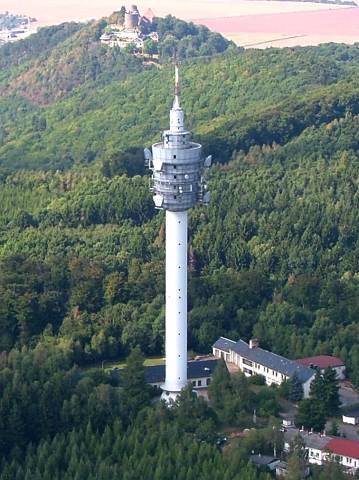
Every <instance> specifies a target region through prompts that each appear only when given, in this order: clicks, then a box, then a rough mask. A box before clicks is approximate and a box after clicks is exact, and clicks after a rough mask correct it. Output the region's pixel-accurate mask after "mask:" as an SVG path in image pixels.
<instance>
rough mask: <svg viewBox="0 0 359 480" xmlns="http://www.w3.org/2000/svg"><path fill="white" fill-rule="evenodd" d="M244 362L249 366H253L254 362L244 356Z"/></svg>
mask: <svg viewBox="0 0 359 480" xmlns="http://www.w3.org/2000/svg"><path fill="white" fill-rule="evenodd" d="M242 362H243V363H244V365H248V367H253V362H251V361H250V360H247V359H246V358H243V360H242Z"/></svg>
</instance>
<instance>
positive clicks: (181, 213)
mask: <svg viewBox="0 0 359 480" xmlns="http://www.w3.org/2000/svg"><path fill="white" fill-rule="evenodd" d="M145 158H146V160H147V162H148V166H149V168H150V170H152V186H151V191H152V192H153V194H154V195H153V200H154V203H155V208H157V209H161V210H165V211H166V379H165V383H164V385H162V387H161V388H162V390H163V393H162V398H163V399H165V400H166V401H168V402H170V401H171V400H175V399H176V397H177V395H178V394H179V392H180V391H181V390H182V388H184V387H185V386H186V385H187V234H188V233H187V231H188V227H187V210H188V209H190V208H192V207H194V206H195V205H196V204H208V202H209V192H207V186H206V184H205V181H204V179H203V176H202V175H203V170H204V168H205V167H210V165H211V161H212V157H211V156H209V157H207V158H205V159H204V158H203V154H202V145H200V144H199V143H194V142H192V141H191V133H190V132H189V131H188V130H186V127H185V122H184V112H183V110H182V108H181V106H180V82H179V70H178V66H177V65H176V67H175V96H174V102H173V106H172V109H171V112H170V128H169V130H165V131H164V132H163V135H162V141H161V142H160V143H155V144H154V145H152V152H151V151H150V150H149V149H145Z"/></svg>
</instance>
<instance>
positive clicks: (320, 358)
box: [296, 355, 344, 369]
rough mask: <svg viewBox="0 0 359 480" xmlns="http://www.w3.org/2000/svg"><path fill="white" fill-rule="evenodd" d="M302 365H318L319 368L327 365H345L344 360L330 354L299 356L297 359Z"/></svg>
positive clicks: (333, 366)
mask: <svg viewBox="0 0 359 480" xmlns="http://www.w3.org/2000/svg"><path fill="white" fill-rule="evenodd" d="M296 362H297V363H299V364H300V365H304V366H305V367H312V366H313V367H318V368H321V369H322V368H327V367H332V368H335V367H343V366H344V362H343V361H342V360H340V358H338V357H331V356H330V355H317V356H316V357H307V358H299V359H298V360H296Z"/></svg>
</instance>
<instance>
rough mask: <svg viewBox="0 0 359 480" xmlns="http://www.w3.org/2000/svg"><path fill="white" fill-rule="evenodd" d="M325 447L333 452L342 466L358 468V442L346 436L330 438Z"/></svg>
mask: <svg viewBox="0 0 359 480" xmlns="http://www.w3.org/2000/svg"><path fill="white" fill-rule="evenodd" d="M326 449H327V450H328V451H329V452H331V453H332V454H334V456H335V458H336V459H337V461H338V462H339V463H341V464H342V465H343V466H344V467H347V468H349V469H351V468H353V469H357V468H359V442H355V441H354V440H348V439H346V438H332V439H331V440H329V442H328V443H327V445H326Z"/></svg>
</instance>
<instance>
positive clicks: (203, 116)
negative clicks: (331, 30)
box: [0, 17, 359, 480]
mask: <svg viewBox="0 0 359 480" xmlns="http://www.w3.org/2000/svg"><path fill="white" fill-rule="evenodd" d="M161 21H162V22H163V24H162V25H166V28H165V27H163V36H164V38H163V43H165V41H168V38H167V37H168V36H172V37H174V38H175V40H176V41H175V42H174V43H175V44H176V45H175V46H176V48H179V45H178V44H179V43H180V42H184V43H182V44H181V45H182V47H181V48H182V50H183V54H182V66H181V76H182V92H183V93H182V97H183V99H182V104H183V107H184V109H185V112H186V118H187V125H188V127H189V128H190V129H191V130H192V131H193V133H194V137H195V139H196V140H198V141H200V142H201V143H203V145H204V147H205V152H206V153H212V154H213V156H214V163H215V164H214V166H213V167H212V168H211V170H210V172H209V174H208V184H209V188H210V191H211V194H212V197H211V204H210V206H209V207H208V208H195V209H193V211H191V212H190V227H189V234H190V238H189V244H190V248H189V257H190V267H189V268H190V272H189V348H190V349H191V350H193V351H195V352H198V353H208V352H209V351H210V350H211V345H212V343H213V342H214V341H215V340H216V339H217V338H218V336H220V335H224V336H226V337H229V338H233V339H237V338H239V337H241V338H243V339H245V340H248V339H249V338H250V337H252V336H253V335H255V336H257V337H258V338H259V339H260V342H261V344H262V345H263V346H264V347H265V348H268V349H271V350H272V351H274V352H277V353H279V354H283V355H286V356H288V357H290V358H298V357H300V356H307V355H313V354H334V355H338V356H340V357H341V358H342V359H343V360H344V361H345V362H346V364H347V367H348V373H349V376H350V379H351V380H352V381H353V382H354V384H355V385H356V386H359V344H358V342H357V338H358V335H359V300H358V299H359V263H358V262H359V260H358V259H359V213H358V212H359V209H358V206H359V205H358V204H359V200H358V199H359V168H358V166H359V163H357V162H359V155H358V149H359V133H358V131H359V130H358V127H359V116H358V115H359V80H358V79H359V47H358V46H357V45H354V46H345V45H339V44H328V45H322V46H319V47H306V48H287V49H282V50H280V49H269V50H265V51H256V50H247V51H243V50H242V49H240V48H236V47H235V46H233V45H231V44H229V43H228V42H227V43H226V42H225V41H224V40H223V39H222V37H220V36H218V35H217V34H216V35H215V37H213V36H211V34H209V32H208V31H207V30H206V29H201V28H199V29H198V30H193V28H192V26H191V25H189V26H186V25H187V24H185V27H183V25H182V24H183V23H184V22H178V23H177V21H176V20H175V19H173V18H172V17H171V18H170V19H167V20H161ZM165 22H167V24H166V23H165ZM105 25H106V20H105V19H103V20H101V21H99V22H95V23H89V24H86V25H81V24H75V23H74V24H64V25H60V26H56V27H49V28H46V29H41V30H40V31H39V33H38V34H36V35H35V36H32V37H30V38H29V39H27V40H24V41H20V42H17V43H16V44H12V45H6V46H5V47H2V48H0V117H1V124H0V184H1V186H0V199H1V209H0V297H1V302H0V351H2V352H3V353H2V354H1V355H0V422H2V423H0V432H1V435H0V451H1V452H4V458H3V459H2V460H0V472H1V473H0V479H1V480H5V479H7V480H10V479H11V480H13V479H16V480H22V479H25V480H30V479H31V480H33V479H44V480H46V479H47V478H54V479H57V478H59V479H60V478H61V479H67V478H68V479H75V480H82V479H92V478H94V479H95V478H96V479H106V480H107V479H108V478H112V477H115V476H116V478H117V477H118V478H123V479H126V480H128V479H132V478H134V479H135V478H136V479H137V478H148V479H156V480H157V479H158V480H162V479H167V478H168V479H170V478H171V479H173V478H176V479H181V480H182V479H183V480H191V479H192V478H196V479H197V478H200V479H204V480H205V479H208V478H221V479H222V478H224V479H227V478H228V479H237V478H238V479H239V478H240V479H241V480H247V479H248V480H252V478H253V479H254V478H259V477H258V474H257V473H256V472H254V471H253V470H252V469H251V468H250V467H248V466H247V461H246V460H245V459H246V458H247V457H246V455H245V454H244V453H243V451H242V453H241V451H237V450H235V451H234V452H233V451H228V452H226V454H224V453H223V454H221V452H220V450H219V449H218V448H217V447H216V446H215V440H214V438H215V434H216V432H217V431H218V429H219V428H220V426H221V424H222V423H228V422H230V421H232V422H234V423H236V424H238V425H241V426H244V425H245V423H246V422H245V421H244V420H243V418H242V417H241V415H239V414H238V412H246V415H248V414H249V413H250V408H248V406H247V407H246V405H247V403H246V402H247V401H248V399H247V400H246V399H245V398H242V400H241V402H242V403H241V405H240V406H238V404H237V403H233V402H234V400H233V398H232V397H231V396H230V395H229V400H228V403H229V404H230V405H232V403H233V405H232V406H231V408H229V407H228V406H224V405H222V404H221V403H219V404H218V405H216V404H215V400H213V402H214V404H213V405H214V407H213V408H212V407H211V408H210V407H208V406H206V405H205V404H203V403H202V402H201V401H200V400H196V399H195V398H193V396H192V394H191V392H190V391H188V392H184V393H183V398H181V400H180V402H179V404H178V406H177V407H176V408H175V409H173V410H171V411H168V410H166V409H164V408H163V407H161V406H158V407H154V406H151V403H150V398H151V395H152V392H148V395H147V394H146V395H147V396H146V395H144V394H143V389H145V387H144V384H143V379H142V380H141V379H137V380H138V383H137V384H136V381H137V380H136V379H135V380H136V381H135V380H134V381H133V382H131V380H129V381H128V384H127V385H125V386H122V388H120V389H119V388H118V386H116V385H113V384H112V382H111V379H110V378H109V377H108V375H106V374H105V373H104V372H99V371H96V370H95V371H92V370H88V371H87V370H85V368H86V367H87V366H91V365H93V364H94V363H96V362H101V361H102V360H109V359H123V358H125V357H126V356H127V355H128V354H129V353H130V352H131V351H132V350H133V348H135V347H136V346H139V347H140V348H141V350H142V352H143V353H144V354H145V355H157V354H162V353H163V348H164V344H163V340H164V337H163V335H164V236H165V232H164V216H163V213H161V212H157V211H155V209H154V208H153V202H152V199H151V195H150V193H149V188H148V186H149V182H148V174H147V172H146V171H145V167H144V161H143V148H144V147H149V146H150V145H151V143H152V142H154V141H157V139H158V138H159V137H160V133H161V131H162V130H163V129H165V128H166V127H167V126H168V114H169V109H170V106H171V102H172V94H173V67H172V65H171V62H170V61H169V60H170V58H169V57H170V55H169V53H168V52H169V51H170V49H169V50H168V51H164V52H163V55H162V56H161V59H160V62H159V64H158V65H148V64H147V65H144V64H143V62H142V61H141V60H139V59H138V58H135V57H132V56H130V55H128V54H126V53H123V52H121V51H119V50H116V49H107V48H106V47H104V46H101V45H99V44H98V41H97V40H98V38H99V35H100V34H101V32H102V30H103V28H104V27H105ZM161 28H162V27H161ZM166 29H167V30H166ZM187 29H188V30H187ZM166 32H167V34H166ZM188 32H192V33H188ZM165 34H166V35H165ZM190 37H191V38H190ZM166 38H167V40H166ZM176 42H177V43H176ZM185 42H187V43H185ZM216 42H217V43H216ZM208 43H209V44H210V45H212V47H213V48H212V47H211V48H210V49H208V48H209V47H208ZM186 45H187V46H186ZM189 45H192V47H191V48H192V50H191V49H190V47H189ZM215 45H216V46H215ZM202 47H203V48H202ZM171 48H173V47H171ZM166 52H167V53H166ZM220 52H222V53H221V54H220V55H218V53H220ZM139 365H140V362H139V363H138V365H137V367H139ZM141 382H142V383H141ZM242 387H243V385H242ZM242 387H241V389H242V390H243V388H242ZM236 388H237V387H236V385H234V386H230V387H229V391H230V392H232V393H233V392H237V390H236ZM241 389H238V392H240V391H242V390H241ZM139 392H140V393H139ZM213 395H214V396H213V399H215V393H213ZM129 399H130V400H129ZM266 401H267V402H268V403H267V407H266V408H264V416H265V417H266V418H267V419H268V418H269V417H270V415H275V414H276V411H275V406H274V405H275V400H274V399H273V398H272V397H270V398H268V399H267V400H266ZM273 402H274V403H273ZM227 407H228V408H227ZM224 412H225V413H224ZM228 412H229V413H228ZM186 419H187V421H186ZM231 419H232V420H231ZM233 419H234V420H233ZM221 422H222V423H221ZM168 438H173V439H174V443H173V444H172V445H170V443H169V442H168ZM252 441H253V442H254V443H255V444H256V445H257V444H258V439H254V440H253V439H252ZM270 442H271V441H270V440H267V443H265V442H264V443H265V445H266V447H265V448H267V450H269V451H270V444H271V443H270ZM239 448H247V450H246V452H247V453H248V452H250V451H251V447H250V445H249V444H248V445H247V447H239ZM85 452H86V453H85ZM5 457H6V459H5ZM169 458H170V459H171V460H170V461H169V460H168V459H169ZM63 459H65V460H64V461H62V460H63ZM179 464H180V465H181V467H182V468H181V467H179ZM216 475H217V477H216ZM264 478H265V477H263V479H264Z"/></svg>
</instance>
